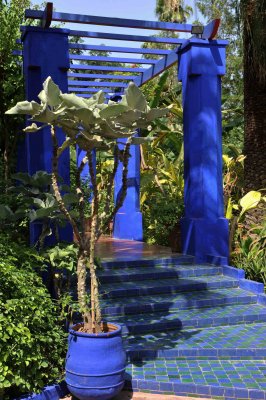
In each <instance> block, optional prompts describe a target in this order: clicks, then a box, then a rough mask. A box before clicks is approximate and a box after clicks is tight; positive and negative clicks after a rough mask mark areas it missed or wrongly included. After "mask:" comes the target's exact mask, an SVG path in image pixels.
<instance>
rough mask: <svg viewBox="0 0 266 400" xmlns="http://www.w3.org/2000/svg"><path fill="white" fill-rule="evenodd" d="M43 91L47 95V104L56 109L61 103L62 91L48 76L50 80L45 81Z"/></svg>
mask: <svg viewBox="0 0 266 400" xmlns="http://www.w3.org/2000/svg"><path fill="white" fill-rule="evenodd" d="M43 90H44V93H45V98H46V102H47V103H48V104H49V106H51V107H55V106H58V105H59V104H60V103H61V98H60V95H61V91H60V89H59V87H58V86H57V85H56V84H55V83H54V82H53V80H52V78H51V77H50V76H48V78H47V79H46V80H45V82H44V84H43ZM43 97H44V96H43Z"/></svg>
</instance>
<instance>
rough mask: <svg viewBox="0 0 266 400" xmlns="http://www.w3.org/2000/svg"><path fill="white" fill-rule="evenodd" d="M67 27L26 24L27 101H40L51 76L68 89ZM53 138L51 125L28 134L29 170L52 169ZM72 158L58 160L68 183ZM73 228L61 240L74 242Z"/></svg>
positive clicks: (34, 234)
mask: <svg viewBox="0 0 266 400" xmlns="http://www.w3.org/2000/svg"><path fill="white" fill-rule="evenodd" d="M68 34H69V31H68V30H67V29H43V28H39V27H27V28H26V30H25V32H24V34H23V37H22V41H23V69H24V77H25V87H26V98H27V100H29V101H31V100H35V101H39V99H38V97H37V96H38V94H39V92H40V91H41V90H42V84H43V82H44V81H45V79H46V78H47V77H48V76H51V77H52V79H53V80H54V82H55V83H56V84H57V85H58V86H59V87H60V89H61V91H62V92H63V93H67V92H68V83H67V70H68V69H69V56H68V52H69V47H68ZM57 138H58V142H59V144H60V143H62V141H63V140H64V134H63V132H62V131H60V130H59V129H58V130H57ZM51 148H52V143H51V137H50V131H49V127H47V128H44V129H43V130H42V131H40V132H38V134H34V133H33V134H28V135H27V136H26V140H25V152H26V154H24V155H23V156H24V157H25V156H26V157H27V172H28V173H29V174H31V175H32V174H34V173H35V172H36V171H39V170H45V171H47V172H49V173H50V172H51V167H52V164H51ZM69 164H70V157H69V152H67V151H65V152H64V153H63V154H62V156H61V157H60V160H59V175H60V176H61V177H62V178H63V179H64V182H65V184H67V185H69V184H70V169H69ZM40 230H41V225H40V224H38V223H33V224H31V228H30V241H31V243H32V244H33V243H35V242H36V240H37V239H38V236H39V233H40ZM72 239H73V235H72V229H71V228H70V226H66V228H62V229H61V230H60V240H66V241H72ZM53 242H54V237H49V243H47V244H52V243H53Z"/></svg>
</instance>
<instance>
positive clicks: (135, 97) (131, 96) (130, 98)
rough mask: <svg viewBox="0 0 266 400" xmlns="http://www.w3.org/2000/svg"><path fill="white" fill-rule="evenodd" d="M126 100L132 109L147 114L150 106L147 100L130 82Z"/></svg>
mask: <svg viewBox="0 0 266 400" xmlns="http://www.w3.org/2000/svg"><path fill="white" fill-rule="evenodd" d="M126 99H127V104H128V106H129V107H130V108H131V109H133V110H140V111H144V112H147V110H148V105H147V102H146V99H145V97H144V95H143V93H142V91H141V90H140V89H139V88H138V87H137V86H136V85H135V84H134V83H133V82H130V84H129V85H128V88H127V89H126Z"/></svg>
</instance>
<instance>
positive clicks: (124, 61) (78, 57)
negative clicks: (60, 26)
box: [69, 54, 158, 64]
mask: <svg viewBox="0 0 266 400" xmlns="http://www.w3.org/2000/svg"><path fill="white" fill-rule="evenodd" d="M69 58H70V60H82V61H98V62H115V63H121V64H156V63H157V61H158V60H153V59H147V58H123V57H121V58H120V57H119V58H116V57H102V56H83V55H79V54H69Z"/></svg>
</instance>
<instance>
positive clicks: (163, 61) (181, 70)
mask: <svg viewBox="0 0 266 400" xmlns="http://www.w3.org/2000/svg"><path fill="white" fill-rule="evenodd" d="M25 16H26V18H31V19H35V20H40V26H39V27H36V26H34V27H33V26H22V27H21V31H22V38H21V41H20V43H22V45H23V50H22V51H16V52H15V54H17V55H23V70H24V76H25V85H26V96H27V99H28V100H35V99H36V98H37V95H38V93H39V92H40V90H41V88H42V83H43V81H44V80H45V79H46V78H47V76H49V75H50V76H51V77H52V78H53V80H54V81H55V82H56V83H57V84H58V85H59V87H60V89H61V90H62V92H70V93H76V94H77V95H79V96H83V97H91V96H92V95H93V94H94V93H95V92H97V91H99V90H103V91H104V92H105V93H106V95H107V98H112V97H113V98H114V96H120V95H122V94H123V93H124V90H125V89H126V87H127V85H128V83H129V82H130V81H133V82H134V83H135V84H136V85H137V86H142V85H143V84H145V83H146V82H148V81H149V80H150V79H152V78H153V77H155V76H157V75H159V74H161V73H162V72H163V71H165V70H166V69H167V68H169V67H171V66H172V65H174V64H175V63H177V64H178V78H179V80H180V81H182V87H183V109H184V153H185V154H184V164H185V166H184V168H185V194H184V202H185V215H184V218H182V221H181V228H182V241H183V252H184V253H185V254H192V255H195V256H196V259H197V261H199V262H204V261H206V260H207V259H208V260H210V257H217V256H219V257H225V258H227V257H228V221H227V220H226V219H225V218H224V210H223V184H222V144H221V135H222V132H221V130H222V128H221V77H222V75H224V74H225V48H226V45H227V42H226V41H224V40H215V39H214V38H215V36H216V34H217V31H218V28H219V23H220V20H218V19H217V20H214V21H212V22H211V23H209V24H208V25H206V26H193V25H191V24H179V23H169V22H159V21H141V20H132V19H121V18H108V17H98V16H91V15H79V14H66V13H61V12H55V11H53V4H52V3H47V6H46V9H45V10H44V11H39V10H26V13H25ZM53 21H54V22H67V23H77V24H84V25H85V26H86V29H89V28H88V27H89V25H100V26H109V27H110V32H108V33H106V32H93V31H90V30H70V29H58V28H51V27H50V25H51V23H52V22H53ZM116 27H123V28H132V31H133V32H134V28H139V29H146V30H147V31H149V30H158V31H170V32H181V33H182V32H185V33H190V34H191V37H190V39H184V38H181V37H180V38H179V37H178V38H174V37H160V36H149V35H147V36H140V35H135V34H134V33H132V34H120V33H116V32H115V28H116ZM70 37H82V38H87V39H89V38H97V39H101V40H102V39H105V40H108V41H109V40H112V41H113V42H114V45H108V46H103V45H95V44H93V45H92V44H87V43H86V44H80V43H73V42H71V41H69V38H70ZM117 41H133V42H139V43H140V42H141V43H143V42H149V43H161V44H164V43H167V44H171V45H174V46H175V49H174V50H166V49H148V48H142V47H141V46H140V45H139V46H138V47H123V46H119V45H118V44H117ZM73 50H82V51H92V50H96V51H97V53H98V52H106V51H107V52H111V53H112V54H111V56H108V57H106V56H102V55H97V56H93V55H84V54H76V53H77V52H76V53H75V52H73ZM113 53H121V54H122V56H120V57H119V56H117V57H114V56H113ZM125 53H128V54H130V58H127V57H124V54H125ZM135 54H138V55H141V56H143V55H145V58H139V56H138V57H136V56H134V55H135ZM149 55H150V56H152V58H148V56H149ZM154 56H156V57H157V58H156V59H154ZM102 63H105V65H102ZM106 63H107V64H108V65H106ZM118 63H119V64H120V65H121V64H123V66H117V64H118ZM125 65H126V66H125ZM116 98H117V97H116ZM59 135H60V133H59ZM61 135H62V132H61ZM50 146H51V143H50V136H49V133H48V131H47V130H46V129H43V132H42V134H40V135H28V136H27V138H26V141H25V146H24V149H22V150H21V151H23V152H24V153H23V154H22V156H20V157H19V158H20V169H21V170H24V171H27V172H29V173H30V174H33V173H35V172H36V171H38V170H46V171H48V172H50V171H51V160H50V158H49V149H50ZM82 158H83V156H82V154H81V152H80V154H79V157H78V160H77V162H78V163H79V162H80V159H82ZM69 169H70V168H69V154H67V153H66V154H64V156H62V159H61V160H60V166H59V173H60V175H61V176H62V177H63V178H64V180H65V182H69ZM120 176H121V166H120V168H118V172H117V176H116V179H115V201H116V199H117V196H118V193H119V191H120V189H121V180H120ZM139 190H140V153H139V148H138V146H133V148H132V150H131V158H130V165H129V175H128V193H127V197H126V200H125V202H124V205H123V207H122V208H121V209H120V210H119V212H118V213H117V215H116V217H115V221H114V237H115V238H118V239H131V240H142V238H143V233H142V214H141V212H140V206H139ZM39 229H40V227H39V226H38V225H36V224H35V225H32V227H31V237H32V240H34V239H35V237H36V235H37V234H38V231H39ZM71 235H72V233H71V232H70V231H69V229H65V231H64V232H61V237H62V239H69V240H70V239H71Z"/></svg>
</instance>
